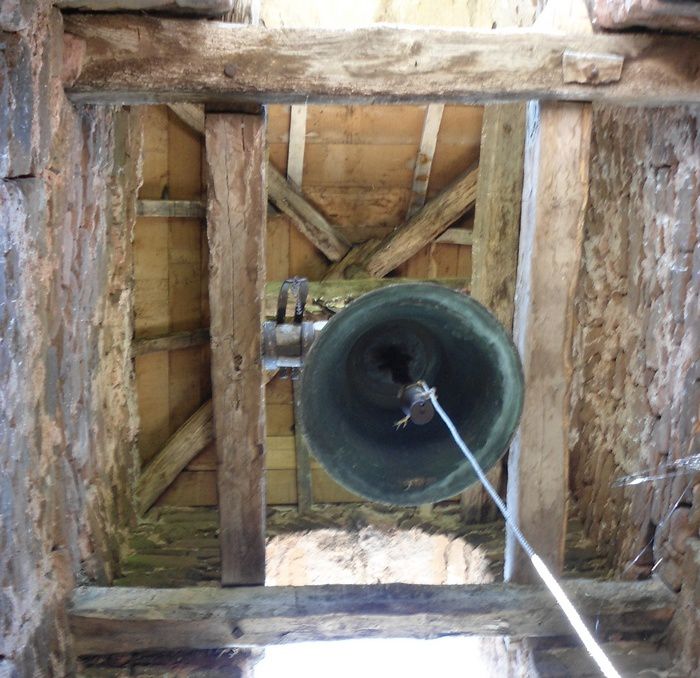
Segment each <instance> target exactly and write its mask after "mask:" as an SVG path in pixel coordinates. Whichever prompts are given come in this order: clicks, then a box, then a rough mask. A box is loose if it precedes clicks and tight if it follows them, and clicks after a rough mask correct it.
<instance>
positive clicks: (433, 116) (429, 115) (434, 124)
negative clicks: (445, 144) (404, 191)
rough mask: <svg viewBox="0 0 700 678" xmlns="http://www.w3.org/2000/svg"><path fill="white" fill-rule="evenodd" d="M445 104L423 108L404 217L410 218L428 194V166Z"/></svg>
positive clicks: (431, 159) (430, 165) (429, 166)
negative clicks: (420, 129)
mask: <svg viewBox="0 0 700 678" xmlns="http://www.w3.org/2000/svg"><path fill="white" fill-rule="evenodd" d="M444 110H445V104H429V105H428V106H427V107H426V109H425V120H424V122H423V132H422V134H421V139H420V148H419V149H418V157H417V158H416V166H415V168H414V170H413V184H412V191H411V203H410V205H409V206H408V211H407V213H406V218H407V219H410V218H411V217H412V216H413V215H414V214H415V213H416V212H417V211H418V210H419V209H420V208H421V207H423V205H425V197H426V195H427V194H428V183H429V182H430V168H431V167H432V164H433V156H434V155H435V147H436V146H437V140H438V134H439V133H440V123H441V122H442V112H443V111H444Z"/></svg>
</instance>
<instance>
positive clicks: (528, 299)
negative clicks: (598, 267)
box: [505, 102, 591, 582]
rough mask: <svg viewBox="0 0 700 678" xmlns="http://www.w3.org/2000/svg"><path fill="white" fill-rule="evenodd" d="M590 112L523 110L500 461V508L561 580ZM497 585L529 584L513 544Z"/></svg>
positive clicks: (554, 106)
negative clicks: (510, 387)
mask: <svg viewBox="0 0 700 678" xmlns="http://www.w3.org/2000/svg"><path fill="white" fill-rule="evenodd" d="M590 136H591V110H590V106H589V105H582V104H578V103H559V102H543V103H540V102H531V103H530V104H529V105H528V111H527V134H526V145H525V165H524V167H525V170H524V176H525V183H524V188H523V207H522V220H521V232H520V253H519V261H518V280H517V284H516V298H517V300H518V304H517V305H516V309H515V319H514V323H513V328H514V329H513V336H514V340H515V343H516V346H517V347H518V350H519V352H520V356H521V358H522V362H523V371H524V374H525V404H524V409H523V415H522V419H521V422H520V428H519V429H518V432H517V433H516V436H515V439H514V441H513V444H512V446H511V451H510V456H509V460H508V508H509V509H510V511H511V513H512V514H513V517H514V519H515V520H516V521H517V523H518V524H519V526H520V529H521V530H522V531H523V533H524V534H525V536H526V538H527V539H528V540H529V541H530V543H531V545H532V547H533V548H534V549H535V551H536V552H537V553H538V554H539V555H540V556H541V557H542V559H543V560H544V561H546V562H547V563H548V565H549V566H550V567H551V568H552V569H553V570H554V571H555V572H559V571H561V567H562V563H563V557H564V538H565V534H566V505H567V501H568V458H569V454H568V447H569V445H568V436H569V416H570V414H569V409H570V406H569V388H570V383H571V378H572V366H571V350H572V349H571V336H572V322H573V296H574V290H575V286H576V281H577V279H578V273H579V267H580V263H581V254H582V240H583V218H584V212H585V207H586V203H587V200H588V165H589V156H590ZM505 576H506V577H507V578H509V579H511V580H514V581H519V582H529V581H533V580H534V579H535V578H536V575H535V574H534V572H533V571H532V570H531V566H530V563H529V558H527V556H525V555H524V554H523V553H522V550H521V549H520V547H519V546H518V545H517V541H516V539H515V537H514V535H513V534H512V533H510V532H508V534H507V540H506V563H505Z"/></svg>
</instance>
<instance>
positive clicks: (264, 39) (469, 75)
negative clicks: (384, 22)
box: [64, 14, 700, 106]
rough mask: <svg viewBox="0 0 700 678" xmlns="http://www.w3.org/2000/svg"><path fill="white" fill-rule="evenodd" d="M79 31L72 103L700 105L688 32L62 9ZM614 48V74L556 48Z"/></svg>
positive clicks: (696, 61)
mask: <svg viewBox="0 0 700 678" xmlns="http://www.w3.org/2000/svg"><path fill="white" fill-rule="evenodd" d="M64 23H65V30H66V31H67V32H68V33H71V34H73V35H75V36H78V37H79V38H82V39H84V40H85V44H86V55H85V61H84V65H83V69H82V72H81V74H80V76H79V77H78V79H77V80H76V81H75V83H74V84H73V85H71V87H70V89H69V90H68V93H69V96H70V97H71V99H72V100H73V101H76V102H78V101H82V102H93V103H119V104H125V103H156V102H163V101H164V102H170V103H173V102H180V101H186V102H215V101H236V100H238V101H256V102H263V103H292V104H307V103H309V104H311V103H318V102H332V103H353V102H354V103H362V102H364V103H378V102H399V101H401V102H407V103H425V101H426V100H428V101H432V102H434V103H447V102H450V103H483V102H486V101H493V100H523V99H533V98H539V99H543V100H544V99H559V100H576V101H593V100H596V101H606V102H609V103H617V104H622V103H624V104H634V105H643V106H659V105H668V104H683V103H685V104H696V103H700V86H699V85H698V78H697V74H698V72H700V49H698V44H699V42H698V39H697V38H695V37H690V36H687V37H682V36H673V35H656V34H635V33H626V34H602V33H601V34H596V35H590V36H589V35H581V34H580V33H576V32H569V33H566V32H559V31H551V30H518V29H504V30H500V29H498V30H493V31H488V30H486V31H484V30H478V29H466V30H454V29H449V30H447V29H438V28H398V27H388V26H378V27H370V28H357V29H352V30H325V29H310V28H282V29H266V28H264V27H256V26H250V27H248V26H239V25H235V24H226V23H217V22H211V21H207V22H204V21H187V20H179V19H165V18H160V17H152V16H151V17H148V16H134V15H111V16H110V15H90V16H88V15H82V14H75V15H70V16H66V17H65V19H64ZM567 50H568V51H571V52H589V53H596V54H601V55H603V54H610V55H618V56H622V57H623V58H624V68H623V72H622V77H621V79H620V80H619V82H613V83H608V84H604V85H601V86H597V85H595V84H594V83H589V84H582V83H564V82H563V77H562V58H563V55H564V52H566V51H567Z"/></svg>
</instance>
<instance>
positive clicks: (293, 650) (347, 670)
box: [255, 638, 493, 678]
mask: <svg viewBox="0 0 700 678" xmlns="http://www.w3.org/2000/svg"><path fill="white" fill-rule="evenodd" d="M441 675H442V676H447V675H469V678H489V676H492V675H493V673H492V672H489V669H488V666H487V664H486V663H485V662H484V660H483V659H482V656H481V641H480V639H479V638H439V639H436V640H415V639H405V638H396V639H386V638H384V639H372V640H338V641H323V642H315V643H295V644H290V645H276V646H274V647H267V648H265V657H264V658H263V659H262V660H261V661H260V662H259V663H258V664H257V665H256V667H255V678H280V677H281V676H284V678H329V676H332V677H333V678H358V676H359V678H388V677H389V676H401V678H425V677H426V676H441Z"/></svg>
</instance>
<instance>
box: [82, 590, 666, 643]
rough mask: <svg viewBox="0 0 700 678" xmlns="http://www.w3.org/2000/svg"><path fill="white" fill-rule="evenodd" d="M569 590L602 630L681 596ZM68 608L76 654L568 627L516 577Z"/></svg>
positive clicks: (658, 626) (157, 596) (114, 593)
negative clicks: (504, 580) (496, 581)
mask: <svg viewBox="0 0 700 678" xmlns="http://www.w3.org/2000/svg"><path fill="white" fill-rule="evenodd" d="M564 588H565V589H566V591H567V593H568V594H569V595H570V596H571V598H572V600H573V603H574V605H575V606H576V607H577V609H578V610H579V611H580V612H581V613H582V615H583V616H584V617H587V618H589V619H591V620H592V619H595V620H596V628H597V631H598V636H599V637H601V638H604V637H606V636H607V635H609V634H611V633H626V632H634V633H637V632H646V633H654V632H656V633H658V632H662V631H664V630H665V629H666V627H667V625H668V622H669V620H670V618H671V616H672V614H673V610H674V606H675V596H674V595H673V594H672V593H671V592H669V591H668V589H666V588H665V587H664V586H663V585H662V584H660V583H658V582H654V581H643V582H611V581H591V580H569V581H567V582H565V584H564ZM69 615H70V626H71V630H72V632H73V638H74V642H75V645H76V650H77V653H78V654H79V655H99V654H116V653H127V652H137V651H146V650H166V649H175V648H177V649H179V650H185V649H206V648H226V647H245V646H262V645H275V644H280V643H292V642H302V641H311V640H340V639H348V638H396V637H403V638H437V637H441V636H447V635H455V634H461V635H478V636H485V635H489V636H500V635H508V636H510V637H513V638H518V637H532V636H562V635H569V634H571V629H570V627H569V626H568V624H567V622H566V620H565V619H564V617H563V615H562V613H561V612H560V610H559V608H558V607H557V605H556V602H555V601H554V600H553V599H552V597H551V595H550V594H549V593H548V592H547V591H544V590H541V589H540V588H538V587H529V586H518V585H513V584H483V585H476V586H420V585H411V584H382V585H380V584H375V585H370V586H357V585H356V586H343V585H333V586H296V587H275V586H268V587H243V588H236V589H228V590H226V589H224V590H222V589H218V588H211V587H197V588H180V589H145V588H121V587H112V588H98V587H82V588H78V589H76V590H75V592H74V594H73V598H72V601H71V604H70V608H69Z"/></svg>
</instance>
